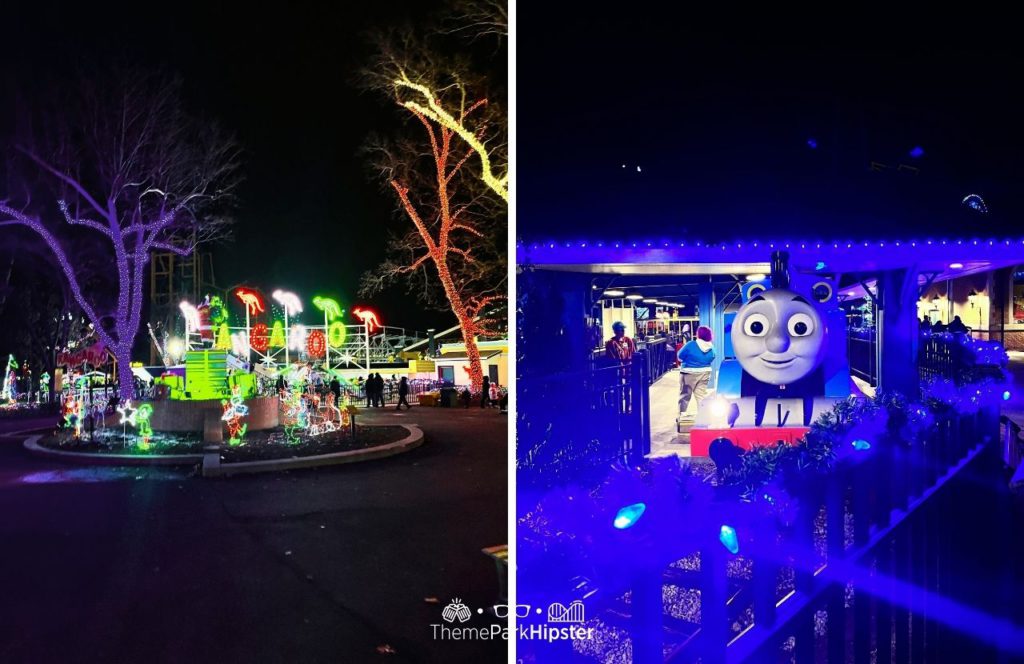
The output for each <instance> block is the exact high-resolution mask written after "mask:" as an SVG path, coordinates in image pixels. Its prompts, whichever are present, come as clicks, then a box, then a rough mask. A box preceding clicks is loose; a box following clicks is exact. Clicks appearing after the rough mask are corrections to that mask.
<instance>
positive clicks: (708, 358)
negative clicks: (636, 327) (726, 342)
mask: <svg viewBox="0 0 1024 664" xmlns="http://www.w3.org/2000/svg"><path fill="white" fill-rule="evenodd" d="M612 334H613V336H612V338H611V339H609V340H608V341H607V342H605V357H606V358H607V359H608V360H611V361H613V362H617V363H619V364H621V365H622V366H623V369H624V370H628V367H629V363H630V362H631V361H632V359H633V354H634V353H635V352H636V343H635V342H634V341H633V339H631V338H630V337H628V336H626V325H625V323H622V322H621V321H616V322H615V323H613V324H612ZM676 360H677V363H678V365H679V412H680V413H681V414H683V416H684V417H686V416H685V413H686V412H687V409H688V408H689V406H690V401H691V400H696V402H697V403H696V405H697V406H700V403H701V402H702V401H703V400H704V398H705V397H706V396H707V393H708V383H709V382H710V380H711V367H712V365H713V364H714V361H715V349H714V344H713V336H712V334H711V328H709V327H707V326H704V325H701V326H700V327H698V328H697V334H696V335H695V336H694V337H693V338H692V339H690V340H689V341H686V342H685V343H679V344H678V346H677V348H676Z"/></svg>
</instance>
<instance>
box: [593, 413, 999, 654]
mask: <svg viewBox="0 0 1024 664" xmlns="http://www.w3.org/2000/svg"><path fill="white" fill-rule="evenodd" d="M998 426H999V419H998V413H994V412H990V411H983V412H981V413H978V414H976V415H958V416H950V417H948V418H946V419H944V420H942V421H940V422H938V423H937V424H936V425H935V427H934V428H933V430H932V433H931V434H930V436H929V437H928V438H927V441H926V442H925V444H923V445H915V446H912V447H903V448H899V449H898V450H896V449H891V450H890V449H887V448H882V449H878V450H876V451H873V452H872V453H871V454H870V455H868V456H866V457H847V458H845V459H844V461H843V462H840V463H838V464H837V465H836V467H835V468H834V470H833V472H832V473H830V474H829V475H827V476H826V477H825V478H823V479H822V480H820V481H814V480H813V479H809V480H808V484H807V486H806V487H803V495H801V496H800V504H801V505H802V508H801V509H800V510H799V512H798V514H797V517H796V519H795V522H794V524H793V525H792V526H791V527H788V528H782V527H779V528H777V529H776V530H777V532H776V536H777V540H776V541H775V543H774V544H772V543H766V545H764V546H761V547H760V548H759V549H758V550H755V551H753V552H752V553H750V552H744V551H741V552H740V554H741V555H740V556H731V554H729V553H728V552H727V551H726V550H725V548H724V547H723V546H722V545H721V544H720V543H718V542H717V541H712V542H709V543H708V544H707V545H706V546H704V547H701V548H700V551H699V553H700V562H699V566H700V569H699V572H696V573H690V574H681V573H680V570H679V569H677V568H676V567H665V568H661V569H657V568H655V569H650V570H637V571H635V573H634V574H633V576H632V583H631V587H630V591H631V597H632V600H631V603H630V605H629V608H628V609H627V611H628V612H629V614H628V616H627V624H628V626H629V627H628V631H629V635H630V638H631V640H632V654H633V661H634V662H636V663H638V664H652V663H654V662H662V661H665V659H666V653H667V660H668V661H672V662H689V661H694V660H695V659H697V658H700V660H701V662H702V663H703V664H709V663H714V662H745V661H750V662H762V661H781V660H780V655H781V654H782V653H783V650H784V649H785V650H789V649H790V648H791V649H792V652H793V654H794V655H795V659H796V661H797V662H805V661H807V662H810V661H816V660H818V661H820V660H821V659H822V655H824V659H827V661H830V662H845V661H855V662H867V661H869V659H871V657H872V654H871V653H872V650H875V649H877V651H878V655H877V661H879V662H881V661H890V654H891V655H892V656H894V657H895V660H894V661H897V662H904V661H909V659H908V655H907V653H908V652H909V651H910V650H913V652H914V653H915V657H920V655H921V654H922V653H923V652H925V649H926V648H927V650H928V651H930V652H932V653H937V652H942V651H941V650H939V648H941V644H942V641H941V638H940V637H937V636H936V630H935V621H934V620H932V618H934V615H933V614H931V613H930V611H933V610H934V609H933V607H929V605H928V603H927V601H926V600H925V595H926V594H927V593H929V592H930V591H931V592H934V590H935V588H936V587H940V586H942V585H943V584H948V583H949V579H950V576H952V575H955V574H957V573H958V571H957V570H954V569H952V568H951V567H950V565H951V563H950V558H949V556H946V557H945V558H943V557H942V553H943V551H947V552H948V549H949V547H950V546H951V545H952V543H951V542H949V541H945V542H944V541H943V538H944V537H945V538H946V540H948V539H949V538H948V534H944V533H948V529H944V528H943V527H942V522H941V520H942V519H948V518H949V508H948V506H947V507H945V508H939V507H938V505H940V504H941V503H939V502H938V501H939V500H940V499H939V498H936V496H937V495H938V493H939V492H940V491H941V490H942V488H943V486H944V485H945V484H946V483H947V482H949V481H950V480H951V479H952V478H954V477H955V476H956V475H957V474H958V473H959V472H960V471H961V470H962V469H963V468H965V467H966V466H967V464H968V463H970V462H971V461H972V460H974V459H975V458H976V457H978V456H979V455H981V454H982V453H983V452H984V450H985V444H986V443H987V442H994V441H996V440H997V439H998V437H999V432H998ZM996 447H997V446H996V445H989V446H988V448H989V449H995V448H996ZM949 493H950V492H948V491H947V492H946V494H947V495H948V494H949ZM933 500H934V501H935V502H934V503H932V504H931V506H930V507H929V511H928V513H927V514H926V515H924V516H922V517H920V518H916V517H915V513H918V514H924V512H923V510H922V508H923V507H925V506H926V505H929V501H933ZM944 512H945V513H944ZM926 519H930V520H931V521H929V522H928V523H925V520H926ZM822 525H823V526H824V538H823V539H824V541H823V542H822V541H820V540H821V535H820V531H821V529H822V528H821V527H822ZM816 531H817V533H818V535H817V539H818V541H816ZM943 547H945V549H944V548H943ZM780 552H783V553H782V554H780ZM692 553H694V551H686V550H681V551H679V557H680V558H683V557H685V556H688V555H691V554H692ZM730 558H735V559H738V560H742V561H744V562H745V563H747V564H749V566H750V575H749V579H748V580H745V581H739V580H737V579H736V578H733V577H730V575H729V565H728V564H727V563H728V562H729V559H730ZM786 570H791V573H792V575H793V583H792V588H791V589H788V588H783V589H782V590H781V591H780V588H779V578H780V572H784V571H786ZM901 582H903V583H906V584H909V585H907V586H905V587H903V586H901V590H899V591H897V592H896V593H895V595H894V596H899V601H898V602H893V603H890V602H887V601H883V599H884V595H885V589H886V588H890V589H891V588H892V587H893V584H898V583H901ZM666 585H676V586H680V587H684V588H693V589H696V590H698V591H699V593H700V617H699V624H692V625H689V627H690V629H687V627H686V625H683V626H682V628H680V625H679V621H678V620H674V621H673V620H670V619H667V618H666V617H665V616H663V608H662V606H663V605H662V598H663V592H664V586H666ZM890 599H891V598H890ZM605 608H608V607H605ZM821 612H825V613H824V615H825V621H826V623H827V626H828V628H827V631H826V634H825V635H824V637H822V638H823V641H824V643H821V642H820V640H819V639H818V638H817V637H816V629H817V630H818V631H819V633H820V631H821V625H820V622H821V620H822V618H821V616H822V613H821ZM620 615H621V612H620ZM737 627H738V629H737ZM666 636H668V638H666ZM911 640H912V641H913V643H911ZM890 648H891V649H892V653H890ZM822 650H824V653H823V652H822ZM786 659H787V661H788V659H789V657H788V656H787V658H786Z"/></svg>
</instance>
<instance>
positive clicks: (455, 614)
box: [430, 597, 594, 642]
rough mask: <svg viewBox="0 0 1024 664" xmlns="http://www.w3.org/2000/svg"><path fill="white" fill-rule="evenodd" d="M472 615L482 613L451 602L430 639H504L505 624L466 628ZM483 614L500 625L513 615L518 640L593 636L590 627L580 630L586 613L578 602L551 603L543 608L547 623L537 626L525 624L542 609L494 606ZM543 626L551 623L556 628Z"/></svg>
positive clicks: (586, 637) (459, 602) (457, 599)
mask: <svg viewBox="0 0 1024 664" xmlns="http://www.w3.org/2000/svg"><path fill="white" fill-rule="evenodd" d="M474 613H476V614H477V615H483V614H484V613H485V609H484V608H478V609H476V610H475V611H474V610H473V609H471V608H470V607H468V606H466V604H464V603H463V601H462V600H461V599H459V598H458V597H456V598H453V599H452V600H451V601H450V602H449V603H448V605H447V606H445V607H444V609H442V610H441V620H442V622H441V623H432V624H431V625H430V627H431V630H432V631H433V636H434V638H435V639H439V640H442V641H465V640H476V639H485V640H486V639H496V638H499V637H500V638H503V639H506V640H507V639H508V625H507V624H501V623H493V624H487V625H467V624H466V623H468V622H470V621H471V620H472V619H473V614H474ZM486 613H488V614H489V615H490V616H493V617H494V618H497V619H499V620H502V621H504V620H506V619H508V617H509V614H510V613H514V614H515V616H516V618H517V619H518V620H519V624H518V625H517V627H516V636H517V637H518V638H520V639H525V640H540V641H548V642H551V641H563V640H579V639H591V638H593V635H594V628H593V627H582V626H580V625H581V624H582V623H583V621H584V620H585V616H586V610H585V609H584V606H583V602H582V601H580V600H578V599H577V600H573V601H572V602H571V603H569V605H568V606H566V605H565V604H562V603H561V602H552V603H551V604H550V605H549V606H548V607H547V612H546V618H547V621H546V622H545V623H540V624H530V623H529V622H527V620H528V619H530V618H531V617H532V616H535V615H536V616H543V615H545V611H544V609H542V608H541V607H537V608H536V609H534V607H532V606H531V605H529V604H516V605H514V606H510V605H508V604H495V605H493V606H491V607H489V610H488V611H486ZM547 623H555V625H556V626H552V625H549V624H547ZM563 625H565V626H563Z"/></svg>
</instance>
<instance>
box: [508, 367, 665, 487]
mask: <svg viewBox="0 0 1024 664" xmlns="http://www.w3.org/2000/svg"><path fill="white" fill-rule="evenodd" d="M649 370H650V369H649V363H648V358H647V351H637V352H636V353H635V354H634V355H633V360H632V362H631V364H629V365H627V366H620V365H618V364H615V365H612V366H604V367H601V368H596V369H591V370H588V371H578V372H570V373H562V374H557V375H554V376H545V377H543V378H540V377H537V378H531V379H530V380H528V381H527V380H522V381H520V382H519V387H518V391H517V395H516V397H517V404H518V408H517V411H518V418H519V420H518V426H517V429H516V438H517V443H516V449H517V455H518V456H517V465H518V473H517V477H518V479H519V481H520V482H523V483H526V484H552V483H556V482H557V481H558V479H559V478H562V477H573V478H579V477H585V476H586V475H587V473H588V472H591V471H595V470H598V469H599V470H600V471H601V472H603V471H604V469H606V468H607V467H608V464H609V463H612V462H614V461H617V460H622V461H630V460H639V459H642V458H643V457H644V455H646V454H647V453H649V452H650V448H651V437H650V436H651V434H650V402H649V398H648V390H647V387H648V385H649V384H650V380H649V374H648V371H649Z"/></svg>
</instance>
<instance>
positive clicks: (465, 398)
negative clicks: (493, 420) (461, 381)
mask: <svg viewBox="0 0 1024 664" xmlns="http://www.w3.org/2000/svg"><path fill="white" fill-rule="evenodd" d="M459 400H460V401H461V402H462V407H463V408H469V404H470V403H471V402H472V401H473V395H472V393H471V392H470V391H469V387H464V388H462V393H461V394H460V395H459ZM480 407H481V408H488V407H490V408H494V407H497V408H500V409H501V412H503V413H504V412H505V411H506V410H507V409H508V393H507V392H506V391H504V390H502V389H501V388H500V387H499V386H498V384H497V383H492V382H491V379H490V378H489V377H488V376H484V382H483V385H481V386H480Z"/></svg>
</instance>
